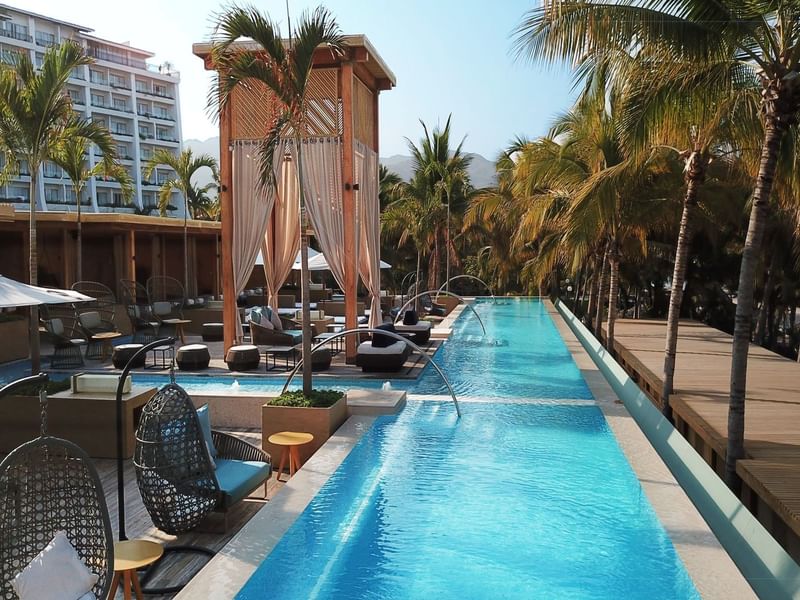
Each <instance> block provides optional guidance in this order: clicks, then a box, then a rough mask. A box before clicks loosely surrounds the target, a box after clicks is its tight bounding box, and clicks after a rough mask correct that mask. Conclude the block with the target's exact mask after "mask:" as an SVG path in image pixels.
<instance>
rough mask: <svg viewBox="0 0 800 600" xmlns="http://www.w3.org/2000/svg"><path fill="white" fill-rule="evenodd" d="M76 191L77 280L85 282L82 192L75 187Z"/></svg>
mask: <svg viewBox="0 0 800 600" xmlns="http://www.w3.org/2000/svg"><path fill="white" fill-rule="evenodd" d="M73 189H74V190H75V198H77V211H78V237H77V240H76V243H77V247H76V248H75V280H76V281H83V231H82V228H81V225H82V223H81V190H80V187H78V186H73Z"/></svg>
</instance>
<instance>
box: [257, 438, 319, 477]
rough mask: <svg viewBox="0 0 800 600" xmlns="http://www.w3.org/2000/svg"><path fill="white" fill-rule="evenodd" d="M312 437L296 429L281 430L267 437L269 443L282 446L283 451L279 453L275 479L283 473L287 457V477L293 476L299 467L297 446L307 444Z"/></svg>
mask: <svg viewBox="0 0 800 600" xmlns="http://www.w3.org/2000/svg"><path fill="white" fill-rule="evenodd" d="M313 439H314V436H313V435H312V434H310V433H302V432H298V431H281V432H279V433H273V434H272V435H271V436H269V437H268V438H267V440H268V441H269V443H270V444H275V445H276V446H282V447H283V452H282V453H281V462H280V466H278V475H277V476H276V478H277V479H280V476H281V475H282V474H283V466H284V465H285V464H286V459H287V457H288V459H289V477H290V478H291V477H293V476H294V473H295V471H297V470H298V469H299V468H300V466H301V465H300V450H299V447H300V446H302V445H303V444H308V443H309V442H311V441H312V440H313Z"/></svg>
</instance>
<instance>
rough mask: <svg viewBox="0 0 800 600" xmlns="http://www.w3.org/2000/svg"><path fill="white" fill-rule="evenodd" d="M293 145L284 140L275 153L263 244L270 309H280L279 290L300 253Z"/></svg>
mask: <svg viewBox="0 0 800 600" xmlns="http://www.w3.org/2000/svg"><path fill="white" fill-rule="evenodd" d="M291 143H292V142H291V141H290V140H282V141H281V143H280V144H279V145H278V148H277V149H276V153H275V161H276V162H275V183H276V188H275V192H274V194H273V199H274V200H273V207H272V212H271V215H270V217H269V219H268V222H267V231H266V233H265V234H264V240H263V242H262V244H261V255H262V256H263V258H264V278H265V279H266V281H267V298H268V300H269V305H270V306H272V307H273V308H277V307H278V290H280V288H281V286H282V285H283V283H284V282H285V281H286V278H287V277H289V273H290V272H291V270H292V265H293V264H294V261H295V258H296V257H297V253H298V252H299V250H300V188H299V186H298V181H297V169H296V160H295V157H293V156H292V153H291Z"/></svg>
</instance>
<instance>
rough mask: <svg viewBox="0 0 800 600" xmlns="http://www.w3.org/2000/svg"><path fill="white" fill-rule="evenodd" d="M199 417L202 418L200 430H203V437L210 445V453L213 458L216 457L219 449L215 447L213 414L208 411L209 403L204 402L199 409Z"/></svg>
mask: <svg viewBox="0 0 800 600" xmlns="http://www.w3.org/2000/svg"><path fill="white" fill-rule="evenodd" d="M197 418H198V419H199V420H200V430H201V431H202V432H203V439H204V440H205V441H206V444H207V445H208V453H209V454H210V455H211V458H216V456H217V449H216V448H215V447H214V438H212V437H211V415H210V414H209V412H208V404H204V405H203V406H201V407H200V408H198V409H197Z"/></svg>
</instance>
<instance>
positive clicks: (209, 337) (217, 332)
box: [203, 323, 223, 342]
mask: <svg viewBox="0 0 800 600" xmlns="http://www.w3.org/2000/svg"><path fill="white" fill-rule="evenodd" d="M222 339H223V325H222V323H203V341H204V342H221V341H222Z"/></svg>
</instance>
